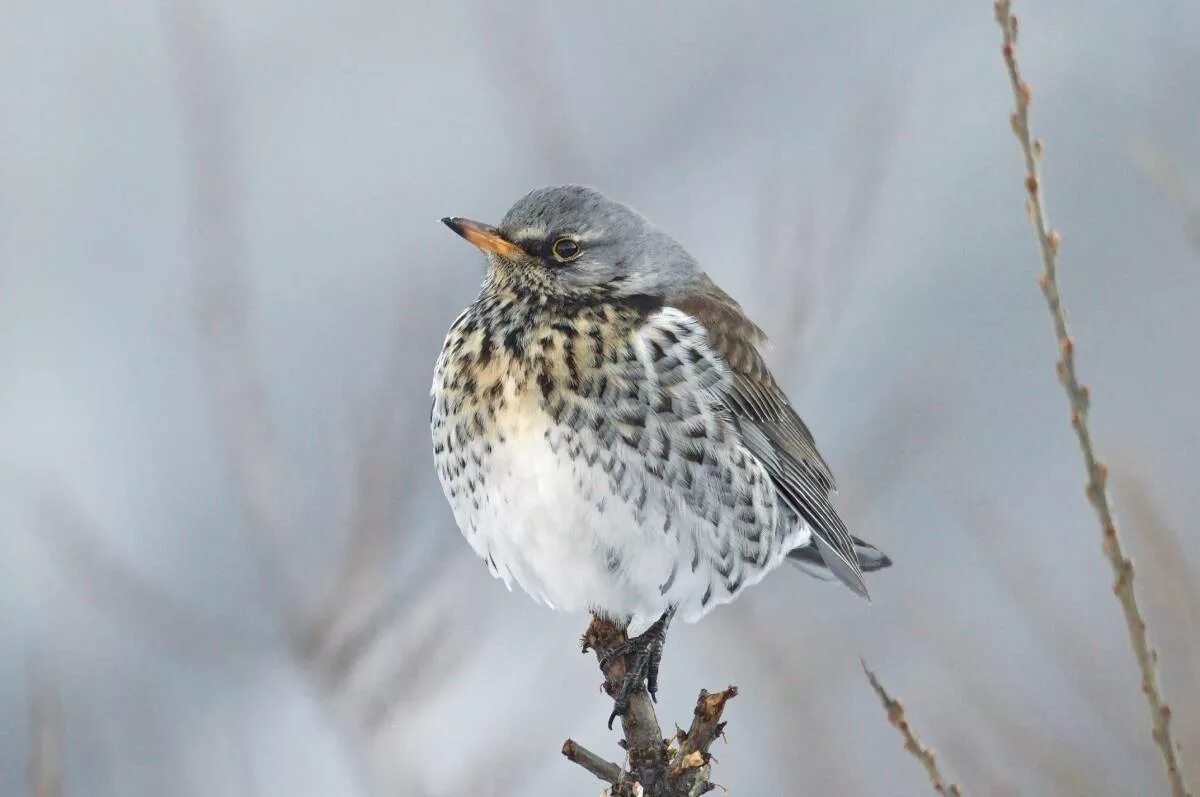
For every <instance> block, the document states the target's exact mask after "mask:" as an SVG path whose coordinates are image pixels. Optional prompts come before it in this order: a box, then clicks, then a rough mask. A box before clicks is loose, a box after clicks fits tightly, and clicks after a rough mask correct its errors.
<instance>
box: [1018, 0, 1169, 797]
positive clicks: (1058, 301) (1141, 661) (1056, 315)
mask: <svg viewBox="0 0 1200 797" xmlns="http://www.w3.org/2000/svg"><path fill="white" fill-rule="evenodd" d="M995 10H996V21H997V23H999V25H1000V29H1001V30H1002V31H1003V35H1004V46H1003V48H1002V52H1003V53H1004V63H1005V66H1006V67H1007V68H1008V77H1009V82H1010V83H1011V85H1012V92H1013V101H1014V103H1015V106H1016V110H1015V111H1014V112H1013V114H1012V116H1011V122H1012V129H1013V132H1014V133H1015V134H1016V136H1017V140H1018V141H1019V142H1020V145H1021V152H1022V154H1023V156H1024V160H1025V189H1026V192H1027V193H1028V195H1029V198H1028V202H1027V208H1028V210H1029V218H1030V221H1031V222H1032V223H1033V228H1034V232H1035V233H1036V236H1037V242H1038V250H1039V251H1040V253H1041V258H1042V269H1043V272H1042V274H1041V275H1040V276H1039V278H1038V284H1039V285H1040V286H1041V288H1042V294H1043V295H1044V296H1045V298H1046V304H1047V306H1048V307H1049V309H1050V317H1051V319H1052V321H1053V323H1054V334H1055V337H1056V338H1057V340H1058V346H1059V355H1060V356H1059V361H1058V380H1059V382H1060V383H1061V384H1062V386H1063V390H1064V391H1065V392H1066V394H1067V402H1068V403H1069V405H1070V408H1071V426H1073V427H1074V429H1075V436H1076V438H1077V439H1078V442H1079V450H1080V452H1081V453H1082V454H1083V463H1084V468H1085V469H1086V471H1087V486H1086V493H1087V498H1088V501H1089V502H1090V503H1091V505H1092V508H1093V509H1095V511H1096V516H1097V517H1098V518H1099V520H1100V527H1101V529H1102V530H1103V549H1104V555H1105V557H1106V558H1107V559H1108V562H1109V564H1110V565H1111V566H1112V570H1113V574H1114V576H1115V581H1114V583H1113V592H1114V593H1115V594H1116V596H1117V599H1118V601H1120V604H1121V608H1122V610H1123V611H1124V614H1125V624H1126V626H1127V627H1128V630H1129V641H1130V644H1131V646H1132V647H1133V652H1134V655H1135V656H1136V657H1137V662H1138V667H1139V668H1140V669H1141V672H1142V691H1143V692H1144V693H1145V695H1146V700H1147V702H1148V703H1149V706H1150V720H1151V723H1152V725H1153V729H1154V731H1153V737H1154V741H1155V743H1156V744H1157V745H1158V748H1159V750H1160V751H1161V753H1162V759H1163V765H1164V766H1165V767H1166V770H1167V779H1168V780H1169V781H1170V783H1171V793H1172V794H1173V795H1174V797H1186V795H1188V793H1189V792H1188V788H1187V784H1186V781H1185V778H1184V775H1183V771H1182V770H1181V769H1180V767H1179V761H1178V758H1177V756H1178V745H1177V743H1176V742H1175V740H1174V738H1173V737H1172V735H1171V709H1170V708H1169V706H1168V705H1167V702H1166V700H1165V699H1164V698H1163V696H1162V693H1161V691H1160V690H1159V685H1158V672H1157V670H1156V667H1155V661H1156V659H1157V654H1156V653H1155V652H1154V649H1153V648H1152V647H1151V646H1150V642H1149V641H1148V639H1147V638H1146V623H1145V621H1144V620H1143V619H1142V613H1141V610H1140V609H1139V608H1138V603H1137V598H1136V596H1135V595H1134V592H1133V562H1131V561H1130V560H1129V558H1128V557H1127V556H1126V555H1125V551H1124V549H1123V548H1122V546H1121V541H1120V538H1119V537H1118V536H1117V523H1116V519H1115V518H1114V516H1113V511H1112V506H1111V505H1110V503H1109V499H1108V491H1107V488H1106V483H1107V480H1108V468H1107V467H1106V466H1105V465H1104V464H1103V463H1102V462H1101V461H1100V459H1099V457H1097V455H1096V452H1095V448H1094V446H1093V444H1092V435H1091V431H1090V430H1089V428H1088V424H1087V417H1088V416H1087V413H1088V405H1089V403H1090V398H1089V394H1088V389H1087V387H1086V386H1084V385H1082V384H1081V383H1080V382H1079V377H1078V376H1077V375H1076V372H1075V344H1074V342H1073V341H1072V340H1071V335H1070V333H1069V331H1068V330H1067V317H1066V311H1065V310H1064V309H1063V304H1062V297H1061V295H1060V293H1059V289H1058V280H1057V270H1056V269H1057V261H1058V245H1059V235H1058V233H1057V232H1054V231H1053V230H1051V229H1050V226H1049V224H1048V223H1047V222H1046V214H1045V211H1044V209H1043V197H1042V184H1041V182H1042V181H1041V174H1040V171H1039V168H1038V164H1039V161H1040V160H1041V155H1042V145H1041V142H1040V141H1039V140H1036V139H1034V138H1033V137H1032V136H1031V135H1030V132H1029V101H1030V98H1031V96H1032V92H1031V90H1030V88H1029V84H1028V83H1026V82H1025V81H1023V80H1022V79H1021V74H1020V71H1019V70H1018V68H1017V60H1016V42H1017V18H1016V17H1015V16H1013V15H1012V12H1011V2H1010V0H997V1H996V4H995Z"/></svg>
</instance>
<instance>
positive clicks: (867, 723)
mask: <svg viewBox="0 0 1200 797" xmlns="http://www.w3.org/2000/svg"><path fill="white" fill-rule="evenodd" d="M1016 11H1017V13H1018V14H1020V15H1021V19H1022V23H1023V24H1022V34H1023V35H1022V39H1021V52H1020V58H1021V61H1022V66H1023V67H1024V69H1025V73H1026V75H1027V77H1028V78H1029V79H1030V81H1031V82H1032V83H1033V89H1034V105H1033V123H1034V128H1035V132H1036V133H1038V134H1040V135H1042V136H1044V137H1045V139H1046V153H1047V155H1046V171H1045V180H1046V183H1045V184H1046V188H1047V198H1048V203H1049V204H1048V206H1049V212H1050V215H1051V221H1052V223H1053V224H1054V225H1055V226H1056V227H1057V228H1059V229H1060V230H1061V231H1062V234H1063V240H1064V243H1063V248H1062V264H1061V267H1062V272H1063V273H1062V287H1063V290H1064V293H1065V297H1066V301H1067V304H1068V306H1069V307H1070V309H1071V311H1072V316H1071V320H1072V322H1073V327H1074V331H1075V333H1076V334H1077V336H1078V345H1079V363H1080V368H1081V370H1082V373H1083V376H1084V378H1085V380H1086V381H1087V382H1089V383H1090V384H1091V386H1092V390H1093V396H1094V413H1093V423H1094V432H1095V435H1096V437H1097V439H1098V443H1099V445H1100V447H1101V454H1102V456H1103V457H1104V458H1106V460H1107V461H1108V462H1109V463H1110V465H1111V468H1112V473H1113V481H1114V493H1115V499H1116V501H1117V506H1118V511H1119V512H1120V515H1121V519H1122V521H1123V534H1124V537H1125V540H1126V542H1127V547H1128V548H1129V549H1130V551H1131V552H1132V553H1133V555H1134V556H1135V558H1136V560H1137V561H1138V564H1139V569H1138V574H1139V579H1138V581H1137V588H1138V591H1139V594H1140V596H1141V598H1142V601H1143V604H1144V607H1145V611H1146V613H1147V617H1148V621H1149V623H1150V627H1151V633H1152V636H1153V640H1154V641H1155V642H1156V643H1157V645H1158V647H1159V649H1160V658H1161V664H1160V672H1161V676H1162V680H1163V683H1164V688H1165V689H1166V692H1167V694H1168V695H1169V697H1170V699H1171V701H1172V705H1173V707H1174V709H1175V718H1176V723H1177V732H1178V734H1179V738H1180V740H1181V742H1182V745H1183V760H1184V762H1185V764H1189V765H1190V766H1191V771H1192V777H1193V778H1200V684H1197V682H1196V675H1195V673H1196V672H1197V671H1198V669H1200V639H1198V635H1197V631H1198V629H1200V597H1198V595H1197V588H1196V586H1195V583H1196V582H1195V573H1196V570H1195V568H1196V567H1197V566H1200V562H1198V561H1197V559H1198V555H1197V553H1196V550H1195V549H1196V544H1197V541H1198V540H1200V532H1197V530H1196V523H1195V518H1196V517H1197V516H1198V515H1200V489H1197V487H1196V481H1195V479H1196V473H1197V471H1198V469H1200V432H1198V431H1197V424H1196V409H1195V408H1196V406H1197V399H1196V395H1197V391H1198V390H1200V375H1198V373H1200V372H1198V371H1197V368H1196V358H1197V342H1198V341H1200V315H1198V314H1197V312H1196V307H1197V305H1198V304H1200V241H1198V240H1197V217H1196V216H1195V212H1196V211H1195V206H1194V205H1191V206H1189V203H1190V202H1194V199H1189V197H1192V198H1194V197H1196V196H1197V193H1196V190H1195V189H1196V186H1197V181H1198V178H1200V149H1198V148H1197V147H1196V142H1197V141H1198V140H1200V47H1197V44H1196V42H1197V41H1200V5H1197V4H1196V3H1195V2H1194V1H1193V0H1160V2H1153V3H1146V4H1142V3H1132V2H1112V1H1111V0H1102V1H1101V2H1087V3H1085V2H1077V1H1071V2H1068V1H1067V0H1053V1H1051V0H1046V1H1045V2H1036V3H1035V2H1021V3H1019V5H1018V6H1017V9H1016ZM0 21H2V23H3V24H0V638H2V639H3V642H2V643H0V794H3V795H10V794H11V795H19V794H27V793H41V794H47V795H49V794H53V793H55V792H54V791H45V790H44V791H42V792H35V791H34V790H31V786H30V779H31V777H32V779H33V780H35V781H38V782H39V783H38V784H37V785H38V788H43V789H47V788H48V789H51V790H52V789H54V788H55V784H54V783H53V781H54V780H55V779H56V778H57V779H61V789H62V793H64V794H68V795H166V794H170V795H176V794H178V795H243V794H252V795H257V794H262V795H275V794H287V795H336V796H339V797H340V796H341V795H347V796H348V795H377V794H387V795H460V794H473V795H513V794H532V795H559V794H564V795H565V794H572V795H573V794H580V795H582V794H595V793H598V791H599V784H598V783H597V782H596V781H594V780H591V779H590V776H588V775H587V774H586V773H584V772H583V771H582V770H579V769H578V768H576V767H574V766H572V765H570V764H568V763H567V762H566V761H565V760H564V759H562V758H561V756H560V755H559V753H558V750H559V746H560V745H561V743H562V741H563V739H564V738H566V737H567V736H568V735H570V736H573V737H574V738H576V739H578V740H579V741H580V742H582V743H584V744H587V745H588V746H589V747H591V748H592V749H594V750H597V751H598V752H602V753H605V754H606V755H609V756H610V757H614V758H615V757H617V750H616V747H615V742H616V738H617V737H616V735H615V734H613V733H609V732H607V731H605V729H604V726H603V720H604V718H605V717H606V716H607V711H608V702H607V699H606V698H605V697H604V696H603V695H602V694H600V692H599V690H598V689H597V685H598V683H599V674H598V673H597V671H596V667H595V663H594V661H593V660H592V659H590V658H584V657H581V656H580V655H579V654H578V652H577V639H578V634H579V633H580V632H581V631H582V630H583V626H584V624H585V621H584V618H581V617H577V616H576V617H572V616H562V615H559V614H555V613H552V612H549V611H547V610H545V609H543V608H541V607H538V606H536V605H534V604H533V602H532V601H530V600H529V599H528V598H527V597H525V596H524V595H523V594H520V593H509V592H507V591H506V590H505V589H504V587H503V586H502V584H501V583H500V582H498V581H493V580H492V579H491V578H489V577H488V576H487V573H486V571H485V569H484V568H483V567H482V566H480V565H479V563H478V562H477V561H476V560H475V559H474V557H473V555H472V554H471V552H470V549H469V547H468V546H467V545H466V544H465V543H464V542H463V540H462V539H461V537H460V536H459V534H458V532H457V530H456V529H455V527H454V524H453V520H452V518H451V515H450V512H449V510H448V508H447V507H446V505H445V502H444V500H443V498H442V495H441V492H440V489H439V487H438V485H437V481H436V478H435V474H434V471H433V467H432V465H431V457H430V454H429V443H428V433H427V427H426V424H427V421H428V399H427V394H428V389H429V383H430V379H431V371H432V363H433V360H434V358H435V356H436V354H437V351H438V347H439V346H440V344H441V341H442V337H443V335H444V333H445V330H446V328H447V327H448V326H449V324H450V322H451V321H452V320H453V319H454V317H455V316H456V314H457V313H458V311H459V310H460V309H461V308H462V307H463V306H465V305H466V304H467V303H468V302H469V301H470V300H471V299H472V298H473V296H474V293H475V291H476V287H477V284H478V281H479V279H480V276H481V258H480V257H479V256H478V254H477V253H476V252H474V251H473V250H471V249H470V247H467V246H465V245H464V244H463V242H462V241H461V240H459V239H458V238H456V237H455V236H453V235H451V234H450V233H448V232H447V231H446V230H445V229H444V228H443V227H442V226H441V225H440V224H439V223H438V222H437V219H438V218H439V217H441V216H443V215H451V214H461V215H466V216H471V217H475V218H481V219H485V220H496V219H499V218H500V216H501V215H502V214H503V213H504V211H505V210H506V209H507V207H508V206H509V204H511V203H512V202H513V201H514V200H516V199H517V198H518V197H519V196H520V195H522V194H523V193H524V192H525V191H527V190H528V189H530V188H532V187H534V186H536V185H540V184H545V183H551V182H566V181H570V182H585V183H590V184H594V185H596V186H598V187H600V188H602V189H604V190H605V191H606V192H608V193H610V194H612V195H613V196H615V197H617V198H619V199H622V200H624V201H627V202H629V203H630V204H632V205H634V206H635V207H637V208H639V209H640V210H642V211H643V212H644V213H646V214H647V215H648V216H650V217H651V218H652V219H654V220H655V221H656V222H657V223H658V224H660V225H661V226H662V227H664V228H666V229H667V230H668V231H670V232H672V233H673V234H674V235H675V236H676V237H678V238H679V240H681V241H682V242H683V243H684V244H685V245H686V246H687V247H688V248H689V249H690V250H691V251H692V252H693V253H694V254H695V255H696V256H697V257H698V258H699V259H700V260H701V262H702V263H704V264H705V266H706V268H707V269H708V271H709V272H710V273H711V274H712V275H713V276H714V277H715V278H716V279H717V280H718V281H719V282H720V283H722V284H723V285H724V286H725V287H726V288H727V289H728V290H729V291H730V292H731V293H732V294H733V295H734V296H736V297H737V298H738V299H740V300H741V301H742V303H743V304H744V305H745V307H746V308H747V310H748V311H749V313H750V314H751V315H752V316H753V317H754V318H756V319H757V320H758V321H759V323H760V324H761V325H762V326H763V327H765V328H766V330H767V331H768V333H769V334H771V336H772V338H773V339H774V345H773V348H772V349H771V351H770V352H769V359H770V360H771V362H772V363H773V365H774V366H775V368H776V370H777V373H778V374H779V376H780V379H781V381H782V382H783V383H784V384H785V385H786V387H787V389H788V391H789V393H790V394H791V396H792V398H793V400H794V402H795V403H796V405H797V407H798V408H799V409H800V412H801V414H802V415H803V416H804V417H805V418H806V419H807V420H808V421H809V423H810V425H811V426H812V427H813V429H814V430H815V433H816V436H817V439H818V441H819V443H820V444H821V446H822V450H823V451H824V452H825V455H826V457H827V459H828V460H829V461H830V463H831V464H832V466H833V468H834V470H835V472H836V473H837V475H838V477H839V481H840V486H841V494H840V506H841V507H843V508H844V510H845V514H846V515H847V516H848V518H849V520H850V521H851V526H852V528H854V529H855V530H856V531H857V532H858V533H860V534H861V535H862V536H864V537H867V538H869V539H870V540H872V541H873V542H875V543H877V544H878V545H879V546H880V547H881V548H883V549H884V550H886V551H887V552H888V553H890V554H891V555H892V557H893V558H894V560H895V567H894V568H892V569H891V570H889V571H887V572H885V573H883V574H880V575H878V576H877V577H876V578H874V579H873V580H872V585H871V586H872V591H873V597H874V603H873V604H870V605H868V604H867V603H865V602H863V601H860V600H858V599H856V598H855V597H854V596H853V595H851V594H850V593H849V592H848V591H846V590H842V589H838V588H835V587H832V586H830V585H827V584H822V583H819V582H815V581H812V580H810V579H807V578H803V577H801V576H800V575H797V574H794V573H792V572H790V571H789V570H787V569H785V570H782V571H780V572H778V573H777V574H775V575H773V576H772V577H771V578H769V579H768V580H767V581H765V582H764V583H763V584H762V585H760V586H758V587H756V588H755V589H752V590H750V591H749V592H747V593H746V594H745V595H744V596H743V597H742V598H741V599H740V600H739V601H738V602H736V603H735V604H733V605H731V606H728V607H725V608H722V609H719V610H718V611H716V612H715V613H713V614H712V615H711V616H710V617H708V618H707V619H706V620H705V621H704V622H703V623H700V624H699V625H696V626H685V625H679V626H678V627H676V628H675V629H673V633H672V638H671V641H670V644H669V645H668V648H667V652H666V658H665V662H664V673H663V684H664V685H663V689H662V694H661V704H660V711H659V715H660V718H661V719H662V720H663V722H664V725H665V726H667V727H669V726H670V723H671V721H672V720H675V721H678V722H684V721H685V720H686V719H687V717H688V716H689V715H690V710H691V705H692V702H693V700H694V698H695V693H696V691H697V690H698V689H699V688H700V687H702V686H703V687H709V688H717V687H723V686H725V685H726V684H728V683H730V682H733V683H737V684H738V685H739V686H740V688H741V690H742V691H741V696H740V697H738V698H737V700H736V701H735V702H733V703H731V704H730V707H729V710H728V712H727V719H728V720H729V728H728V741H729V743H728V745H719V746H718V748H716V750H715V752H716V755H717V758H718V759H719V762H720V763H719V766H718V767H717V768H716V774H715V779H716V780H717V781H719V782H721V783H723V784H727V785H728V787H729V789H730V793H731V794H734V795H776V794H779V795H793V794H796V795H828V794H854V795H922V794H925V793H927V791H928V789H929V786H928V783H927V782H926V781H925V780H924V777H923V773H922V772H921V771H920V768H919V767H918V765H917V764H916V762H915V761H913V760H911V759H910V758H909V757H907V755H906V754H905V752H904V751H903V749H902V746H901V741H900V739H899V737H898V735H897V734H896V732H895V730H894V729H893V728H891V727H889V726H888V725H887V723H886V721H885V717H884V714H883V712H882V710H881V708H880V706H879V704H878V701H877V700H876V698H875V696H874V695H873V694H872V693H871V691H870V689H869V688H868V686H867V685H866V682H865V680H864V678H863V676H862V673H861V671H860V669H859V656H860V655H862V656H864V657H865V658H866V659H867V660H868V661H869V662H870V663H871V665H872V666H873V667H874V668H875V669H876V670H877V672H878V673H879V675H880V677H881V678H882V679H883V681H884V682H885V683H886V684H887V685H888V686H889V687H890V688H891V690H892V691H893V692H894V693H896V694H897V695H899V696H901V697H903V698H904V700H905V702H906V705H907V707H908V710H909V712H910V719H911V720H912V721H913V722H914V724H915V725H916V726H917V727H918V728H919V730H920V732H921V734H922V736H923V737H924V740H925V741H926V742H928V743H930V744H931V745H933V746H934V747H935V748H936V749H937V750H938V752H939V757H940V759H941V760H942V763H943V765H944V767H945V769H946V770H947V771H948V773H949V774H950V775H951V776H952V777H954V778H955V779H958V780H961V781H962V782H963V783H964V785H965V787H966V788H967V789H968V793H969V794H972V795H984V794H1013V793H1022V794H1051V793H1055V794H1067V793H1073V794H1083V793H1087V794H1105V795H1109V794H1111V795H1127V794H1150V793H1163V792H1164V791H1165V788H1166V786H1165V779H1164V777H1163V775H1162V773H1161V771H1160V765H1159V761H1158V756H1157V751H1156V750H1155V748H1154V746H1153V744H1152V742H1151V740H1150V732H1149V722H1148V717H1147V709H1146V706H1145V703H1144V702H1143V700H1142V696H1141V694H1140V691H1139V688H1138V675H1137V672H1136V668H1135V663H1134V659H1133V655H1132V653H1131V652H1130V650H1129V648H1128V644H1127V640H1126V632H1125V628H1124V624H1123V621H1122V619H1121V616H1120V610H1119V607H1118V605H1117V603H1116V601H1115V600H1114V599H1113V597H1112V594H1111V590H1110V582H1111V575H1110V573H1109V570H1108V567H1107V565H1106V563H1105V562H1104V560H1103V558H1102V556H1101V553H1100V537H1099V532H1098V529H1097V524H1096V522H1095V519H1094V517H1093V515H1092V514H1091V511H1090V509H1089V507H1088V506H1087V504H1086V503H1085V501H1084V498H1083V495H1082V490H1081V486H1082V483H1083V470H1082V467H1081V465H1080V462H1079V456H1078V452H1077V451H1076V449H1075V444H1074V440H1073V437H1072V434H1071V430H1070V427H1069V425H1068V423H1067V411H1066V404H1065V400H1064V398H1063V396H1062V395H1061V391H1060V390H1059V388H1058V386H1057V384H1056V383H1055V380H1054V371H1053V361H1054V358H1055V344H1054V341H1053V338H1052V334H1051V330H1050V325H1049V319H1048V317H1047V314H1046V310H1045V307H1044V305H1043V302H1042V298H1041V296H1040V295H1039V292H1038V290H1037V288H1036V285H1035V276H1036V274H1037V271H1038V261H1037V255H1036V251H1035V248H1034V242H1033V237H1032V233H1031V232H1030V230H1029V228H1028V224H1027V222H1026V219H1025V217H1024V214H1023V212H1022V209H1021V207H1022V202H1023V200H1024V191H1023V188H1022V182H1021V180H1022V176H1021V167H1020V165H1019V155H1018V150H1017V146H1016V142H1015V140H1014V139H1013V136H1012V134H1011V133H1010V131H1009V128H1008V122H1007V115H1008V113H1009V108H1010V105H1011V95H1010V93H1009V89H1008V85H1007V81H1006V77H1005V74H1004V70H1003V64H1002V61H1001V59H1000V52H999V38H1000V34H999V30H998V28H997V27H996V25H995V22H994V21H993V18H992V9H991V3H990V2H987V0H976V1H975V2H924V3H886V4H885V3H866V2H848V3H837V4H833V3H786V2H777V3H758V4H753V5H752V4H748V3H734V2H724V3H718V2H714V3H705V4H692V3H687V4H683V3H680V4H661V5H660V4H643V3H635V2H611V3H604V4H600V3H590V4H586V5H584V4H561V3H550V2H543V3H537V4H519V3H510V4H499V3H497V4H494V5H493V4H487V3H472V4H463V3H441V4H434V3H403V2H379V1H378V0H350V2H344V3H334V2H329V0H300V2H280V1H279V0H259V1H257V2H240V3H239V2H231V1H230V0H225V1H224V2H210V3H200V2H195V3H191V2H185V1H184V0H162V2H160V3H158V4H155V3H146V2H141V3H139V2H130V3H83V2H69V1H68V2H59V3H47V2H33V0H7V1H6V2H4V3H2V4H0ZM31 769H32V770H33V774H32V775H31V774H30V770H31Z"/></svg>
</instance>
